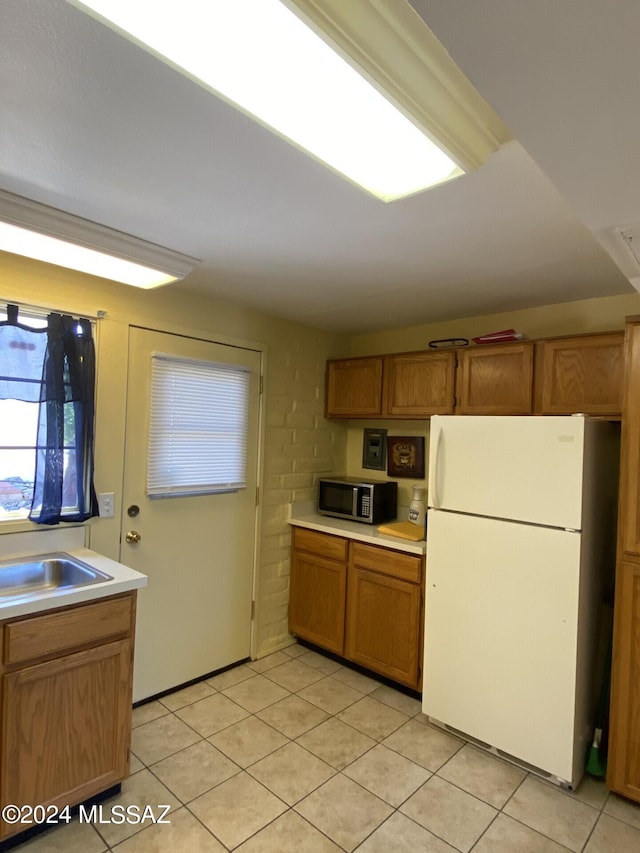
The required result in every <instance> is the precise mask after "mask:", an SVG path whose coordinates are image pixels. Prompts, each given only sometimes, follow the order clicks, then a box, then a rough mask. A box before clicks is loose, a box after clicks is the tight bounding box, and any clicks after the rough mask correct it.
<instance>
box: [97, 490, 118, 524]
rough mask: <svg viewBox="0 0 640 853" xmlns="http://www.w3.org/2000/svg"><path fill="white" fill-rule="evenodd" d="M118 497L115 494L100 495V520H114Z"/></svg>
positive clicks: (105, 493)
mask: <svg viewBox="0 0 640 853" xmlns="http://www.w3.org/2000/svg"><path fill="white" fill-rule="evenodd" d="M115 502H116V497H115V493H114V492H101V493H100V494H99V495H98V509H99V511H100V518H113V513H114V509H115Z"/></svg>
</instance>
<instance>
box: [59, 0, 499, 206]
mask: <svg viewBox="0 0 640 853" xmlns="http://www.w3.org/2000/svg"><path fill="white" fill-rule="evenodd" d="M68 2H70V3H72V5H74V6H77V7H78V8H80V9H83V10H84V11H88V12H89V13H90V14H92V15H94V17H97V18H98V19H99V20H101V21H103V22H104V23H106V24H107V25H109V26H111V27H112V28H114V29H115V30H116V31H118V32H120V33H122V34H124V35H125V36H127V37H128V38H130V39H132V40H133V41H134V42H136V43H137V44H139V45H141V46H142V47H144V48H145V49H147V50H149V51H151V52H152V53H153V54H155V55H156V56H158V57H160V58H161V59H162V60H164V61H165V62H168V63H169V64H170V65H172V66H173V67H175V68H177V69H178V70H179V71H181V72H182V73H186V74H187V76H189V77H191V78H192V79H194V80H196V81H197V82H198V83H200V84H201V85H204V86H205V87H206V88H208V89H209V90H212V91H213V92H215V93H216V94H217V95H220V96H221V97H223V98H224V99H225V100H227V101H229V102H230V103H232V104H233V105H234V106H236V107H239V108H240V109H241V110H243V111H244V112H245V113H248V114H249V115H251V116H252V117H254V118H256V119H257V120H258V121H260V122H261V123H262V124H264V125H266V126H267V127H269V128H270V129H272V130H274V131H275V132H276V133H278V134H279V135H281V136H282V137H284V138H285V139H287V140H289V141H290V142H293V143H294V144H295V145H297V146H298V147H300V148H302V149H303V150H305V151H306V152H308V153H310V154H311V155H312V156H314V157H315V158H316V159H318V160H320V161H322V162H323V163H325V164H326V165H329V166H330V167H332V168H333V169H334V170H335V171H337V172H339V173H340V174H342V175H343V176H345V177H347V178H349V179H350V180H351V181H353V182H354V183H356V184H358V185H360V186H361V187H363V188H364V189H366V190H367V191H368V192H370V193H372V194H373V195H375V196H377V197H378V198H380V199H383V200H384V201H391V200H393V199H398V198H403V197H405V196H408V195H412V194H414V193H417V192H420V191H421V190H424V189H426V188H427V187H430V186H433V185H434V184H438V183H441V182H443V181H446V180H449V179H450V178H453V177H456V176H458V175H460V174H462V173H463V172H466V171H470V170H472V169H476V168H478V167H479V166H480V165H481V164H482V163H484V162H485V161H486V160H487V158H488V157H489V156H490V154H491V153H493V152H494V151H496V150H497V149H498V148H499V147H500V145H501V144H502V143H503V142H505V141H507V140H508V139H509V138H510V135H509V133H508V131H507V130H506V128H505V127H504V125H503V124H502V122H501V121H500V119H499V118H498V117H497V116H496V115H495V113H493V111H492V110H491V109H490V107H489V106H488V104H487V103H486V101H484V99H483V98H482V97H481V96H480V95H479V93H478V92H477V91H476V90H475V89H474V88H473V87H472V86H471V84H470V83H469V81H468V80H467V78H466V77H465V76H464V75H463V74H462V72H461V71H460V70H459V69H458V68H457V66H456V65H455V64H454V63H453V61H452V60H451V58H450V57H449V55H448V53H447V52H446V51H445V50H444V48H443V47H442V45H441V44H440V43H439V42H438V40H437V39H436V38H435V36H434V35H433V33H431V31H430V30H429V29H428V27H427V26H426V25H425V24H424V22H423V21H422V19H421V18H420V17H419V16H418V15H417V13H416V12H415V11H414V10H413V9H412V8H411V7H410V6H409V5H408V3H407V2H406V0H383V2H382V1H381V0H348V2H345V0H232V2H229V0H180V2H179V3H169V2H165V3H162V4H158V3H157V2H156V0H86V2H81V0H68Z"/></svg>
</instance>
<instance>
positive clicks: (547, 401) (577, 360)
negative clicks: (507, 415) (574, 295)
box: [542, 332, 624, 416]
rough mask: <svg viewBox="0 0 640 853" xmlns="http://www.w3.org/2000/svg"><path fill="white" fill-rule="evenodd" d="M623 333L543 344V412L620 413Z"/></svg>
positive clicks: (556, 413) (555, 413)
mask: <svg viewBox="0 0 640 853" xmlns="http://www.w3.org/2000/svg"><path fill="white" fill-rule="evenodd" d="M623 337H624V336H623V334H622V332H620V333H614V334H610V335H594V336H588V337H584V338H565V339H559V340H555V341H545V342H544V344H543V347H544V353H543V380H542V414H545V415H567V414H572V413H574V412H584V413H585V414H587V415H614V416H615V415H620V413H621V411H622V376H623V366H624V352H623Z"/></svg>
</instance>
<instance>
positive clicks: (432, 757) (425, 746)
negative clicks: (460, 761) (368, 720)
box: [383, 718, 463, 773]
mask: <svg viewBox="0 0 640 853" xmlns="http://www.w3.org/2000/svg"><path fill="white" fill-rule="evenodd" d="M383 743H384V745H385V746H387V747H389V749H393V750H395V751H396V752H399V753H400V755H404V757H405V758H408V759H409V760H410V761H415V763H416V764H420V765H421V766H422V767H426V769H427V770H431V772H432V773H435V772H436V770H438V769H439V768H440V767H442V765H443V764H444V763H445V762H446V761H448V760H449V759H450V758H451V757H452V756H453V755H455V753H456V752H457V751H458V750H459V749H460V748H461V747H462V745H463V741H461V740H460V739H459V738H457V737H454V736H453V735H450V734H447V733H446V732H443V731H441V730H440V729H436V728H435V727H434V726H425V725H423V724H422V723H420V722H418V721H417V719H415V718H413V719H411V720H409V721H408V722H407V723H405V724H404V725H403V726H402V727H401V728H399V729H398V730H397V731H395V732H393V734H391V735H389V737H387V738H385V740H384V741H383Z"/></svg>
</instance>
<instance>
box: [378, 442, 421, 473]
mask: <svg viewBox="0 0 640 853" xmlns="http://www.w3.org/2000/svg"><path fill="white" fill-rule="evenodd" d="M387 474H388V475H389V476H390V477H414V478H417V479H423V478H424V436H417V435H409V436H405V435H392V436H389V438H387Z"/></svg>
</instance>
